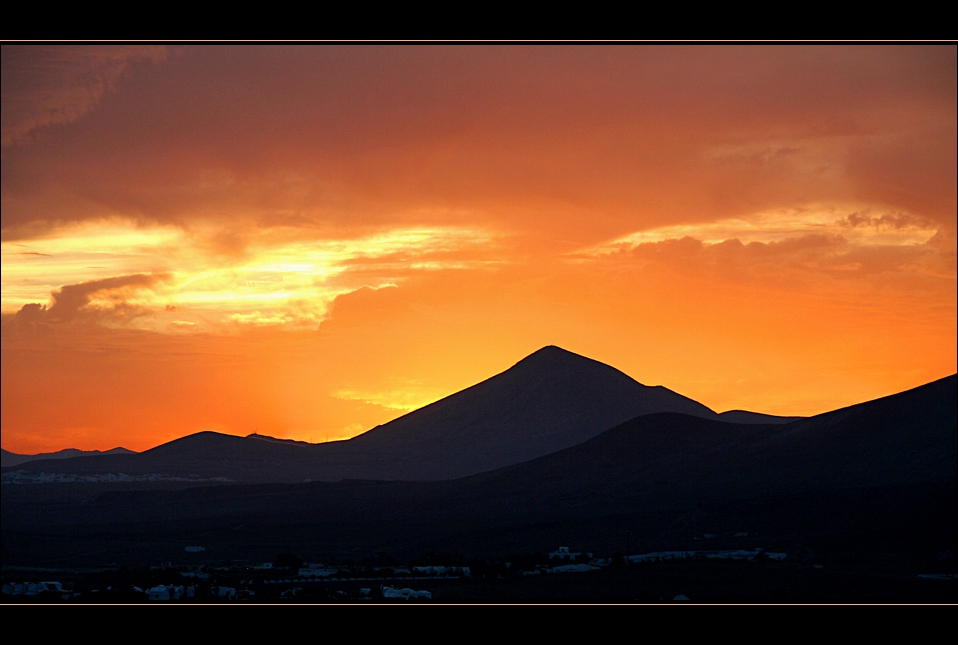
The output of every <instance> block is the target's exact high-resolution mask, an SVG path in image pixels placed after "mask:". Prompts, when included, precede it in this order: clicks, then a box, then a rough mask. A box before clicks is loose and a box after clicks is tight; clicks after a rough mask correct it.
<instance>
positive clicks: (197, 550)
mask: <svg viewBox="0 0 958 645" xmlns="http://www.w3.org/2000/svg"><path fill="white" fill-rule="evenodd" d="M184 550H185V551H186V552H187V553H200V552H201V551H206V547H204V546H188V547H186V548H185V549H184Z"/></svg>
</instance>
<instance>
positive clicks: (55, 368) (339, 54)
mask: <svg viewBox="0 0 958 645" xmlns="http://www.w3.org/2000/svg"><path fill="white" fill-rule="evenodd" d="M956 62H958V48H956V47H955V46H770V47H766V46H400V45H388V46H245V47H244V46H239V47H226V46H182V47H181V46H175V47H153V46H7V45H5V46H3V50H2V71H3V78H2V103H3V110H2V314H3V323H2V324H3V327H2V445H3V448H5V449H7V450H11V451H14V452H20V453H33V452H41V451H51V450H59V449H62V448H67V447H76V448H81V449H108V448H113V447H115V446H124V447H126V448H130V449H133V450H144V449H147V448H150V447H153V446H155V445H157V444H159V443H162V442H165V441H169V440H171V439H174V438H177V437H180V436H183V435H186V434H189V433H193V432H197V431H200V430H216V431H219V432H225V433H230V434H240V435H245V434H249V433H251V432H259V433H262V434H269V435H273V436H277V437H286V438H295V439H303V440H307V441H326V440H333V439H343V438H348V437H351V436H354V435H356V434H359V433H361V432H363V431H365V430H368V429H369V428H371V427H373V426H375V425H377V424H379V423H383V422H385V421H388V420H390V419H393V418H395V417H397V416H399V415H401V414H404V413H405V412H408V411H410V410H412V409H415V408H417V407H420V406H422V405H424V404H426V403H430V402H432V401H435V400H436V399H439V398H441V397H443V396H446V395H448V394H451V393H453V392H455V391H457V390H460V389H462V388H464V387H467V386H469V385H472V384H474V383H476V382H478V381H480V380H483V379H485V378H488V377H490V376H492V375H493V374H496V373H498V372H501V371H503V370H505V369H507V368H508V367H510V366H511V365H513V364H514V363H516V362H517V361H518V360H520V359H521V358H523V357H524V356H526V355H528V354H530V353H532V352H533V351H535V350H537V349H539V348H540V347H542V346H544V345H558V346H560V347H563V348H565V349H567V350H570V351H573V352H576V353H578V354H582V355H585V356H588V357H590V358H594V359H596V360H599V361H602V362H605V363H608V364H610V365H612V366H614V367H616V368H618V369H620V370H622V371H624V372H625V373H627V374H628V375H630V376H632V377H633V378H635V379H636V380H638V381H639V382H641V383H644V384H646V385H664V386H666V387H668V388H670V389H672V390H674V391H676V392H679V393H681V394H684V395H686V396H689V397H691V398H693V399H695V400H697V401H700V402H701V403H703V404H705V405H707V406H709V407H711V408H712V409H714V410H716V411H719V412H721V411H724V410H728V409H736V408H738V409H749V410H754V411H758V412H766V413H772V414H800V415H808V414H815V413H819V412H824V411H827V410H830V409H834V408H837V407H841V406H845V405H849V404H853V403H858V402H861V401H865V400H868V399H873V398H877V397H880V396H885V395H888V394H892V393H895V392H899V391H902V390H905V389H908V388H911V387H915V386H917V385H921V384H923V383H926V382H928V381H931V380H934V379H937V378H941V377H943V376H947V375H949V374H952V373H954V372H955V371H956V351H958V348H956V332H958V330H956V310H958V304H956V191H958V189H956V174H958V169H956V157H958V140H956V119H958V115H956V108H958V98H956V94H958V93H956V85H958V81H956V79H958V64H956Z"/></svg>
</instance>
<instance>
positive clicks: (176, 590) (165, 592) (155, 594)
mask: <svg viewBox="0 0 958 645" xmlns="http://www.w3.org/2000/svg"><path fill="white" fill-rule="evenodd" d="M146 593H148V594H149V595H150V600H179V599H180V598H182V597H183V594H184V593H186V589H185V588H184V587H183V586H182V585H180V586H173V585H157V586H155V587H153V588H152V589H147V590H146Z"/></svg>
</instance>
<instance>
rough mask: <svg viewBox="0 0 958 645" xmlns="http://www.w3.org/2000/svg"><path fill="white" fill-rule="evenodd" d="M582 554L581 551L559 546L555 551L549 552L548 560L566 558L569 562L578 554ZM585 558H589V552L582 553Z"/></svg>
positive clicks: (576, 557) (577, 556)
mask: <svg viewBox="0 0 958 645" xmlns="http://www.w3.org/2000/svg"><path fill="white" fill-rule="evenodd" d="M581 555H583V553H582V552H581V551H570V550H569V547H567V546H560V547H559V548H558V549H557V550H555V551H550V552H549V559H550V560H568V561H569V562H575V561H576V559H578V558H579V556H581ZM584 555H585V556H586V557H587V558H591V557H592V554H591V553H586V554H584Z"/></svg>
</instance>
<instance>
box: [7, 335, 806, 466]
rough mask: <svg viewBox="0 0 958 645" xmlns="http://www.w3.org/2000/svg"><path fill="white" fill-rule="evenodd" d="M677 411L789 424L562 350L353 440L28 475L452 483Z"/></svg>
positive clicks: (180, 449)
mask: <svg viewBox="0 0 958 645" xmlns="http://www.w3.org/2000/svg"><path fill="white" fill-rule="evenodd" d="M664 412H672V413H678V414H683V415H688V416H691V417H696V418H700V419H706V420H712V421H727V422H733V423H738V424H769V423H772V424H781V423H787V422H790V421H794V420H796V418H795V417H775V416H771V415H764V414H756V413H752V412H745V411H741V410H736V411H732V412H726V413H723V414H717V413H715V412H714V411H712V410H710V409H709V408H707V407H706V406H704V405H702V404H701V403H698V402H696V401H693V400H692V399H689V398H687V397H685V396H682V395H681V394H677V393H676V392H673V391H671V390H669V389H667V388H664V387H661V386H655V387H650V386H646V385H643V384H641V383H639V382H638V381H636V380H634V379H633V378H631V377H629V376H628V375H626V374H624V373H622V372H620V371H619V370H617V369H615V368H613V367H610V366H609V365H605V364H604V363H600V362H598V361H595V360H592V359H589V358H586V357H584V356H579V355H578V354H574V353H572V352H568V351H566V350H564V349H561V348H559V347H554V346H549V347H544V348H542V349H540V350H539V351H537V352H535V353H533V354H531V355H530V356H528V357H526V358H524V359H523V360H521V361H519V362H518V363H517V364H516V365H514V366H513V367H511V368H510V369H508V370H506V371H505V372H502V373H501V374H498V375H496V376H493V377H492V378H490V379H487V380H486V381H483V382H481V383H479V384H477V385H474V386H472V387H470V388H467V389H465V390H462V391H460V392H457V393H455V394H453V395H450V396H448V397H446V398H444V399H441V400H439V401H437V402H435V403H433V404H431V405H427V406H425V407H423V408H420V409H418V410H415V411H413V412H410V413H409V414H406V415H404V416H402V417H399V418H398V419H395V420H394V421H391V422H389V423H386V424H384V425H381V426H377V427H376V428H373V429H372V430H370V431H368V432H366V433H364V434H361V435H359V436H357V437H354V438H353V439H350V440H348V441H337V442H331V443H324V444H306V443H303V442H293V441H282V440H274V439H271V438H270V437H264V436H261V435H251V436H249V437H235V436H230V435H223V434H218V433H213V432H201V433H198V434H194V435H190V436H187V437H184V438H182V439H178V440H175V441H172V442H169V443H167V444H163V445H161V446H158V447H156V448H153V449H152V450H148V451H145V452H143V453H140V454H135V455H110V456H103V457H100V458H97V459H95V460H94V459H83V460H79V459H74V460H66V461H59V462H56V463H53V462H49V461H35V462H31V463H25V464H22V465H21V467H22V468H23V469H25V470H27V471H30V472H45V473H61V474H64V473H71V474H83V475H91V474H98V473H125V474H128V475H148V474H163V475H170V476H177V477H195V478H207V479H212V478H226V479H229V480H232V481H236V482H260V483H264V482H286V483H291V482H303V481H307V480H310V481H339V480H342V479H375V480H414V481H429V480H444V479H455V478H460V477H465V476H468V475H474V474H477V473H482V472H487V471H491V470H494V469H497V468H502V467H504V466H509V465H513V464H518V463H522V462H525V461H528V460H530V459H535V458H537V457H541V456H544V455H548V454H551V453H554V452H557V451H559V450H563V449H566V448H569V447H572V446H576V445H579V444H581V443H583V442H585V441H588V440H589V439H591V438H593V437H595V436H597V435H599V434H600V433H602V432H604V431H605V430H608V429H609V428H612V427H613V426H616V425H619V424H621V423H623V422H625V421H628V420H629V419H633V418H636V417H639V416H643V415H648V414H657V413H664Z"/></svg>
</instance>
